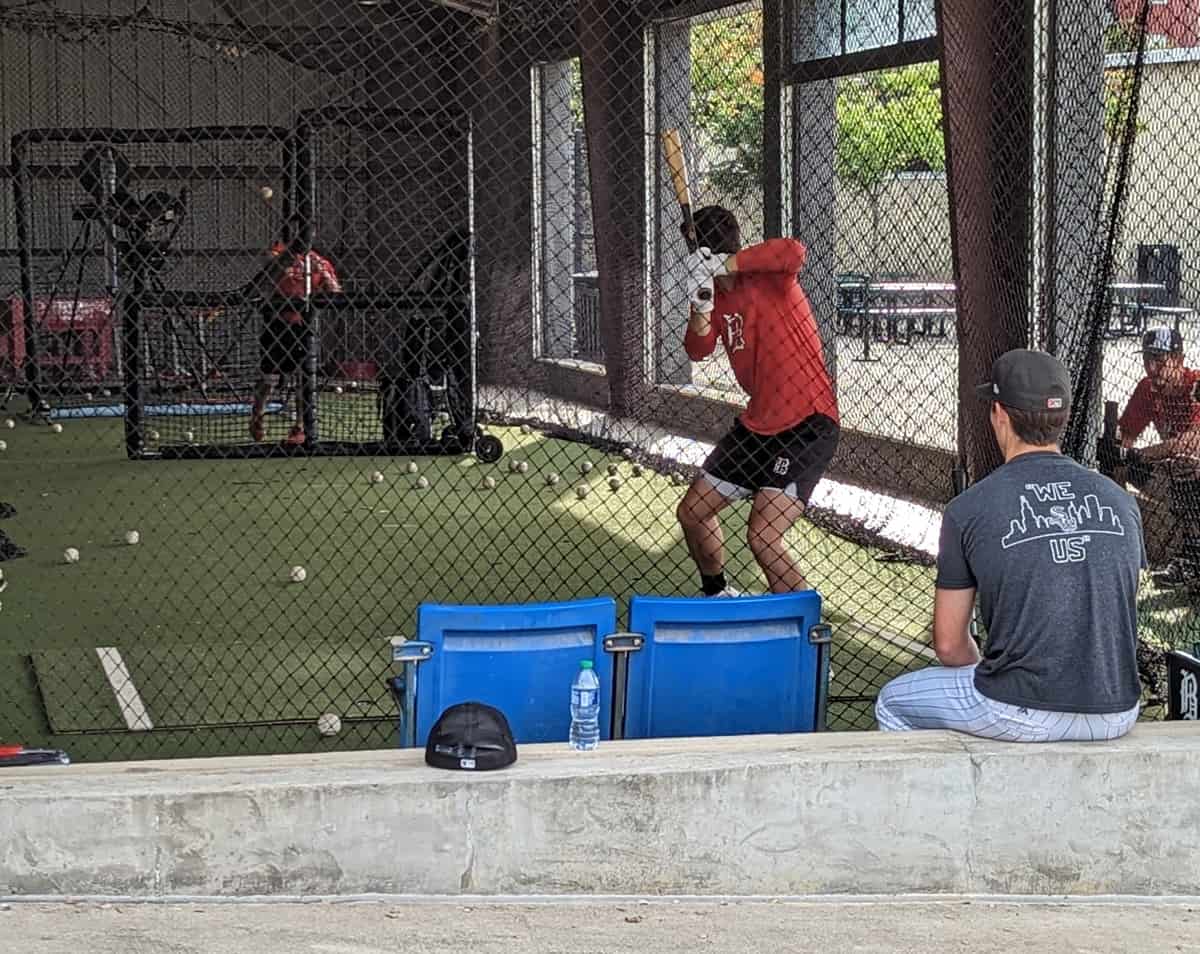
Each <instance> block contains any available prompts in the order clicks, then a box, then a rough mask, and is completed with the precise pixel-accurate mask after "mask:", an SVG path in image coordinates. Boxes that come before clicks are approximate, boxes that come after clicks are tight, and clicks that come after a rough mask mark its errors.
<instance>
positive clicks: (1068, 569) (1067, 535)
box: [937, 451, 1146, 713]
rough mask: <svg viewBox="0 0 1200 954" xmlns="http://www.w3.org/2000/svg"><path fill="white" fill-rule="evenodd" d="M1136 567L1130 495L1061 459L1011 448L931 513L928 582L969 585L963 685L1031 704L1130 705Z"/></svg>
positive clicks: (1134, 686)
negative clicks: (975, 597)
mask: <svg viewBox="0 0 1200 954" xmlns="http://www.w3.org/2000/svg"><path fill="white" fill-rule="evenodd" d="M1145 566H1146V552H1145V547H1144V544H1143V542H1142V519H1141V514H1140V513H1139V512H1138V508H1137V504H1136V503H1135V502H1134V500H1133V498H1132V497H1131V496H1130V495H1129V494H1128V493H1126V492H1125V491H1124V490H1123V489H1121V488H1120V487H1118V486H1117V484H1115V483H1114V482H1113V481H1112V480H1110V479H1109V478H1107V477H1103V476H1101V475H1100V474H1097V473H1095V472H1094V471H1091V470H1088V469H1087V468H1086V467H1082V466H1080V465H1079V464H1077V463H1076V462H1075V461H1073V460H1071V459H1070V458H1069V457H1064V456H1063V455H1062V454H1056V453H1053V452H1049V451H1047V452H1035V453H1030V454H1022V455H1021V456H1020V457H1016V458H1014V459H1013V460H1011V461H1009V462H1008V463H1007V464H1005V465H1003V466H1002V467H1000V468H998V469H997V470H995V471H993V472H992V473H991V474H990V475H988V476H987V477H985V478H984V479H983V480H981V481H980V482H979V483H977V484H975V485H974V486H972V487H970V488H968V489H967V490H966V491H964V492H963V493H962V494H960V495H959V496H958V497H956V498H955V499H954V500H952V501H951V502H950V504H949V506H947V507H946V512H945V515H944V517H943V518H942V535H941V545H940V547H939V552H938V573H937V585H938V587H939V588H941V589H948V590H954V589H968V588H970V587H977V588H978V591H979V609H980V614H981V616H982V620H983V624H984V626H985V627H986V628H987V642H986V645H985V647H984V652H983V660H982V662H980V664H979V667H978V668H977V669H976V670H975V688H976V689H978V690H979V692H980V693H982V694H983V695H985V696H987V697H988V698H989V699H995V700H996V701H998V702H1007V703H1009V704H1010V705H1015V706H1025V707H1028V708H1031V709H1048V710H1051V711H1055V712H1095V713H1103V712H1124V711H1126V710H1127V709H1131V708H1133V706H1135V705H1136V704H1137V701H1138V697H1139V696H1140V694H1141V687H1140V684H1139V682H1138V675H1137V658H1136V652H1137V602H1136V595H1137V586H1138V573H1139V570H1140V569H1141V568H1143V567H1145Z"/></svg>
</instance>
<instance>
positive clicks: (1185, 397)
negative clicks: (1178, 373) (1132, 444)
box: [1117, 368, 1200, 441]
mask: <svg viewBox="0 0 1200 954" xmlns="http://www.w3.org/2000/svg"><path fill="white" fill-rule="evenodd" d="M1183 374H1184V378H1183V380H1184V385H1183V387H1182V389H1181V390H1180V391H1179V392H1178V393H1177V394H1176V395H1174V396H1172V397H1165V396H1163V395H1161V394H1159V393H1158V392H1156V391H1155V390H1154V387H1153V386H1152V385H1151V384H1150V379H1149V378H1142V380H1141V381H1139V382H1138V386H1137V387H1136V388H1134V390H1133V397H1131V398H1130V399H1129V404H1128V405H1127V406H1126V407H1125V413H1124V414H1122V415H1121V419H1120V420H1119V421H1118V422H1117V425H1118V427H1120V429H1121V437H1123V438H1129V439H1130V440H1136V439H1137V438H1138V437H1140V436H1141V434H1142V431H1144V430H1145V429H1146V428H1147V427H1148V426H1149V425H1150V424H1153V425H1154V429H1155V430H1156V431H1158V436H1159V438H1160V439H1162V440H1164V441H1170V440H1174V439H1175V438H1176V437H1178V436H1179V435H1180V434H1182V433H1183V432H1184V431H1187V430H1190V429H1191V428H1193V427H1200V371H1195V370H1193V369H1191V368H1184V369H1183Z"/></svg>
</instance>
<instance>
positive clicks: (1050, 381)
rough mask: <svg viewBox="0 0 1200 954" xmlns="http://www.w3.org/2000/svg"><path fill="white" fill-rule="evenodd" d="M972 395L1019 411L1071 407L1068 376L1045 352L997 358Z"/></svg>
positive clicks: (1020, 352) (1012, 353)
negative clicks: (987, 376) (985, 379)
mask: <svg viewBox="0 0 1200 954" xmlns="http://www.w3.org/2000/svg"><path fill="white" fill-rule="evenodd" d="M975 393H976V394H977V395H979V397H981V398H983V399H984V400H985V401H996V402H998V403H1000V404H1003V405H1004V406H1005V407H1015V408H1016V409H1017V410H1018V411H1066V410H1070V407H1071V375H1070V374H1069V373H1068V372H1067V368H1066V366H1065V365H1064V364H1063V363H1062V362H1061V361H1059V360H1058V358H1056V357H1054V355H1052V354H1047V353H1046V352H1045V351H1031V350H1029V349H1027V348H1018V349H1016V350H1014V351H1007V352H1005V353H1004V354H1002V355H1000V357H998V358H997V359H996V360H995V361H994V362H993V363H992V373H991V375H990V376H989V378H988V380H987V381H984V382H983V384H977V385H975Z"/></svg>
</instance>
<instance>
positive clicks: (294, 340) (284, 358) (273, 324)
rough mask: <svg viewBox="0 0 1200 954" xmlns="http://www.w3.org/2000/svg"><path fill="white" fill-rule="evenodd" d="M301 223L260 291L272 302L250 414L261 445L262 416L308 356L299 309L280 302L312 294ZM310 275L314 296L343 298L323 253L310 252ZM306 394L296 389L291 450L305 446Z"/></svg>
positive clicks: (280, 246)
mask: <svg viewBox="0 0 1200 954" xmlns="http://www.w3.org/2000/svg"><path fill="white" fill-rule="evenodd" d="M301 225H302V223H301V220H300V219H299V218H298V217H296V216H293V217H292V218H291V219H290V220H289V221H288V224H287V226H286V229H285V235H284V238H285V239H287V243H286V244H285V242H284V241H276V242H275V243H274V244H273V245H272V246H271V253H270V254H271V258H270V260H269V261H268V263H267V266H266V268H264V269H263V271H262V273H261V275H260V278H259V280H258V282H257V286H258V288H259V289H261V290H262V292H263V294H264V296H265V297H266V299H267V301H266V303H265V305H264V306H263V328H262V334H261V335H260V336H259V349H260V350H261V352H262V358H261V359H260V362H259V377H258V383H257V385H256V386H255V389H254V404H253V405H252V407H251V409H250V436H251V437H252V438H253V439H254V440H256V441H262V440H263V439H264V438H265V436H266V428H265V426H264V423H263V413H264V410H265V408H266V406H267V400H268V399H269V398H270V396H271V392H272V390H274V388H275V387H276V386H277V384H278V379H279V378H281V377H284V376H286V375H296V376H297V378H299V375H300V373H301V372H302V371H303V368H304V359H305V358H306V357H307V356H308V337H309V328H308V323H307V322H306V321H305V320H304V315H302V314H301V313H300V312H299V311H297V310H296V308H295V306H294V305H292V304H290V303H288V302H286V301H279V300H278V299H279V298H284V299H287V298H303V297H304V296H305V294H307V292H308V282H307V277H306V275H305V272H306V266H305V260H304V259H305V256H304V254H303V248H302V247H301V245H302V242H303V237H302V236H301V235H300V228H301ZM308 270H309V271H311V274H312V291H313V292H314V293H315V292H334V293H337V292H340V291H341V290H342V284H341V281H340V280H339V279H338V276H337V271H336V270H335V269H334V267H333V264H332V263H331V262H330V261H329V259H327V258H325V257H324V256H323V255H321V254H320V253H318V252H316V251H314V250H310V251H309V252H308ZM300 396H301V389H300V386H299V381H297V387H296V420H295V423H294V424H293V425H292V429H291V431H290V432H289V433H288V436H287V443H289V444H303V443H304V424H303V421H302V408H301V397H300Z"/></svg>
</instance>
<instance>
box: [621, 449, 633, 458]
mask: <svg viewBox="0 0 1200 954" xmlns="http://www.w3.org/2000/svg"><path fill="white" fill-rule="evenodd" d="M621 456H623V457H624V458H625V459H626V460H633V448H632V447H626V448H625V449H624V450H623V451H621Z"/></svg>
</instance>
